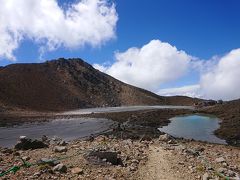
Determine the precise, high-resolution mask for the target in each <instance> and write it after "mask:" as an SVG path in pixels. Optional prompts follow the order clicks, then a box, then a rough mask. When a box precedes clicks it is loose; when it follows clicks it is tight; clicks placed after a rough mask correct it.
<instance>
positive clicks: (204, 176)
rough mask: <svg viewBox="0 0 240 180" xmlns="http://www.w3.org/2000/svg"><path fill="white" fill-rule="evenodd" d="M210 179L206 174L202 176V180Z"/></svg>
mask: <svg viewBox="0 0 240 180" xmlns="http://www.w3.org/2000/svg"><path fill="white" fill-rule="evenodd" d="M209 179H210V176H209V174H208V173H205V174H204V175H203V176H202V180H209Z"/></svg>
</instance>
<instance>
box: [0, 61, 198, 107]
mask: <svg viewBox="0 0 240 180" xmlns="http://www.w3.org/2000/svg"><path fill="white" fill-rule="evenodd" d="M195 101H197V100H196V99H195V100H194V99H191V98H186V97H177V98H174V97H172V98H165V97H160V96H158V95H156V94H154V93H151V92H149V91H146V90H143V89H140V88H136V87H133V86H130V85H127V84H125V83H122V82H120V81H118V80H116V79H114V78H112V77H111V76H109V75H107V74H104V73H102V72H100V71H98V70H96V69H94V68H93V67H92V66H91V65H89V64H87V63H86V62H84V61H83V60H81V59H68V60H66V59H63V58H61V59H58V60H54V61H47V62H45V63H39V64H13V65H9V66H6V67H1V68H0V105H1V104H2V106H3V105H5V106H8V107H14V108H23V109H30V110H38V111H61V110H70V109H77V108H86V107H99V106H120V105H157V104H158V105H159V104H175V105H178V104H181V105H183V104H184V105H192V104H193V102H195Z"/></svg>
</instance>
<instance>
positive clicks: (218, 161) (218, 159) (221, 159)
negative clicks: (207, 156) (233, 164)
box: [215, 157, 226, 163]
mask: <svg viewBox="0 0 240 180" xmlns="http://www.w3.org/2000/svg"><path fill="white" fill-rule="evenodd" d="M215 161H216V162H217V163H223V162H226V160H225V159H224V158H223V157H219V158H216V159H215Z"/></svg>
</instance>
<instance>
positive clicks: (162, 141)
mask: <svg viewBox="0 0 240 180" xmlns="http://www.w3.org/2000/svg"><path fill="white" fill-rule="evenodd" d="M23 138H25V137H23ZM43 140H44V141H43V142H44V143H45V144H49V147H45V148H41V149H34V150H31V149H29V150H17V149H6V148H2V149H0V161H1V163H0V171H2V172H4V170H7V169H8V168H10V167H12V166H13V165H18V166H19V165H21V164H22V161H21V160H20V158H22V159H24V160H26V161H27V162H30V163H32V164H33V166H30V167H28V168H27V167H21V169H20V170H18V171H17V172H16V173H15V174H13V173H10V174H8V175H5V176H3V177H2V179H19V180H21V179H26V180H27V179H106V180H110V179H111V180H113V179H142V180H143V179H144V180H145V179H149V180H151V179H168V180H175V179H176V180H178V179H189V180H192V179H204V180H207V179H224V178H227V177H229V178H230V179H239V174H240V153H239V152H240V149H239V148H237V147H231V146H225V145H215V144H206V143H201V142H194V141H186V140H176V139H173V138H172V137H170V136H168V135H166V134H165V135H161V136H160V137H159V138H156V139H152V140H149V141H147V140H144V141H140V140H131V139H126V140H121V139H116V138H114V137H111V136H110V137H107V136H103V135H101V136H98V137H95V138H93V137H90V138H87V139H84V140H83V139H81V140H76V141H73V142H69V143H68V144H66V143H65V142H64V141H61V140H60V139H58V138H54V139H51V140H48V139H47V138H46V137H44V138H43ZM36 162H37V163H36ZM35 163H36V164H35Z"/></svg>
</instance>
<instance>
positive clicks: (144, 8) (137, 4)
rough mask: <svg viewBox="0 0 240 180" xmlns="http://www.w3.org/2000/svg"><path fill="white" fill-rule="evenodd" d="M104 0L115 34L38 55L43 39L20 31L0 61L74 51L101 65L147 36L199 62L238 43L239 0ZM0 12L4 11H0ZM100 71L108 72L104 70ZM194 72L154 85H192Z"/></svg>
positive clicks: (2, 63) (62, 1)
mask: <svg viewBox="0 0 240 180" xmlns="http://www.w3.org/2000/svg"><path fill="white" fill-rule="evenodd" d="M11 1H14V0H11ZM43 1H44V0H43ZM94 1H97V0H94ZM23 2H24V1H23ZM57 2H58V5H59V6H60V7H62V8H63V7H64V9H67V8H68V6H67V5H66V4H68V5H69V4H70V5H71V4H72V3H78V2H79V1H76V0H74V1H65V0H58V1H57ZM108 2H110V3H111V2H112V3H114V4H115V10H116V14H117V15H118V20H117V21H116V24H115V25H114V27H113V28H114V29H115V37H113V36H111V35H109V37H110V36H111V37H110V38H108V39H107V40H103V42H101V43H99V44H100V45H97V46H94V47H93V46H92V45H91V44H89V43H86V44H84V45H83V46H81V47H80V46H76V47H73V48H72V47H63V46H59V47H57V48H56V49H55V50H53V51H48V50H46V51H44V54H43V55H42V57H41V58H40V53H39V47H40V46H41V47H43V46H44V43H43V44H41V45H40V44H39V42H36V40H33V39H34V38H32V37H26V35H23V37H22V39H21V41H20V42H19V45H18V47H17V48H15V49H14V50H13V55H14V56H15V58H16V61H14V62H13V61H12V60H9V58H8V57H6V56H4V55H2V56H0V66H5V65H7V64H11V63H22V62H23V63H30V62H41V61H43V60H51V59H56V58H59V57H65V58H69V57H80V58H82V59H84V60H86V61H87V62H89V63H90V64H99V65H101V66H103V65H104V63H105V62H108V63H109V64H108V65H109V66H110V65H111V64H114V63H115V60H116V59H117V58H116V53H115V52H120V53H124V52H127V50H128V49H130V48H132V47H137V48H139V49H140V48H142V47H143V46H144V45H147V44H148V43H150V42H151V41H152V40H159V41H161V42H166V43H168V44H170V45H171V46H173V47H174V46H175V47H176V48H177V50H179V51H180V50H182V51H185V53H186V54H187V55H189V56H192V57H197V58H198V59H201V61H202V62H203V61H209V60H210V59H212V57H213V56H218V57H219V59H218V61H221V57H222V56H224V55H226V54H228V53H229V52H231V51H232V50H234V49H238V48H239V47H240V45H239V42H240V21H239V19H240V11H239V8H240V1H238V0H221V1H219V0H211V1H209V0H198V1H193V0H181V1H180V0H141V1H139V0H115V1H108ZM108 5H109V4H108ZM106 6H107V5H106ZM109 6H110V5H109ZM13 8H14V7H13ZM4 15H6V14H1V16H4ZM3 18H4V17H3ZM146 62H147V61H146ZM107 68H109V67H107ZM215 68H216V67H215ZM105 71H106V72H110V70H109V71H107V70H105ZM123 73H124V72H123ZM109 74H111V73H109ZM112 74H114V73H112ZM112 74H111V75H112ZM117 77H118V76H117ZM200 78H201V73H199V71H195V70H192V69H190V70H188V72H187V73H184V74H183V75H181V78H178V79H174V80H171V81H170V80H169V81H164V82H161V83H160V84H159V89H162V88H176V87H181V86H187V85H196V84H199V81H200V80H199V79H200ZM120 79H121V78H120ZM128 83H131V82H128ZM133 84H134V83H133ZM134 85H136V84H134ZM150 90H151V89H150ZM154 91H156V90H154Z"/></svg>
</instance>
